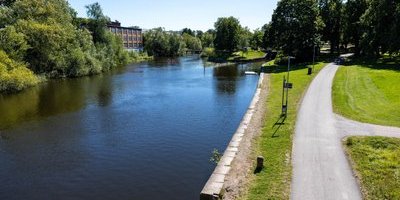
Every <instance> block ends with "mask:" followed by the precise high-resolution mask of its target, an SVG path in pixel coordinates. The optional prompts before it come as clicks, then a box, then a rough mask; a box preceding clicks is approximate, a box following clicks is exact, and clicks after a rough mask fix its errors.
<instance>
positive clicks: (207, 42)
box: [200, 31, 215, 48]
mask: <svg viewBox="0 0 400 200" xmlns="http://www.w3.org/2000/svg"><path fill="white" fill-rule="evenodd" d="M200 39H201V44H202V45H203V47H204V48H205V47H213V46H214V44H213V42H214V39H215V35H214V34H213V33H210V32H208V31H207V32H205V33H204V34H203V35H202V36H201V38H200Z"/></svg>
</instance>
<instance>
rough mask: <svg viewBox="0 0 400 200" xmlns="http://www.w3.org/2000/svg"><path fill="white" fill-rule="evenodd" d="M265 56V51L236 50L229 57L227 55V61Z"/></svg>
mask: <svg viewBox="0 0 400 200" xmlns="http://www.w3.org/2000/svg"><path fill="white" fill-rule="evenodd" d="M264 56H265V53H264V52H262V51H254V50H250V51H247V52H243V51H238V52H235V53H233V54H232V55H231V56H230V57H228V59H227V60H228V61H234V60H252V59H257V58H263V57H264Z"/></svg>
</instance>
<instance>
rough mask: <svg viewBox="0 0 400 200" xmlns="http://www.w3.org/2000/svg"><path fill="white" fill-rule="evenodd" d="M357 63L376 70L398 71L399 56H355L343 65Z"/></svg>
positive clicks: (399, 64)
mask: <svg viewBox="0 0 400 200" xmlns="http://www.w3.org/2000/svg"><path fill="white" fill-rule="evenodd" d="M352 65H358V66H361V67H366V68H370V69H376V70H393V71H400V56H397V57H388V56H387V57H383V58H379V59H372V58H365V57H357V58H354V59H352V60H350V61H349V62H346V63H345V64H344V66H352Z"/></svg>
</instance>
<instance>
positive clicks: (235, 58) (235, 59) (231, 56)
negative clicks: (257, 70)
mask: <svg viewBox="0 0 400 200" xmlns="http://www.w3.org/2000/svg"><path fill="white" fill-rule="evenodd" d="M265 55H266V53H265V52H263V51H258V50H248V51H237V52H233V53H229V52H216V51H215V49H214V48H206V49H204V50H203V53H202V54H201V56H202V57H207V58H208V61H209V62H214V63H229V62H231V63H247V62H258V61H263V60H266V58H265Z"/></svg>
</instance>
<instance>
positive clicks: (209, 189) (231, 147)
mask: <svg viewBox="0 0 400 200" xmlns="http://www.w3.org/2000/svg"><path fill="white" fill-rule="evenodd" d="M263 81H264V73H261V74H260V77H259V79H258V85H257V90H256V92H255V93H254V96H253V99H252V101H251V103H250V106H249V107H248V108H247V111H246V114H245V115H244V117H243V119H242V121H241V122H240V125H239V127H238V128H237V130H236V132H235V134H234V135H233V136H232V139H231V141H230V143H229V144H228V147H227V148H226V150H225V152H224V155H223V156H222V157H221V160H220V161H219V162H218V165H217V166H216V167H215V169H214V172H213V173H212V174H211V176H210V178H209V179H208V181H207V183H206V184H205V186H204V188H203V190H202V191H201V193H200V200H218V199H221V198H222V196H223V194H224V191H223V187H224V183H225V176H227V175H228V173H229V171H230V169H231V164H232V162H233V160H235V157H236V155H237V153H238V151H239V146H240V143H241V141H242V138H243V136H244V134H245V131H246V129H247V127H248V125H249V124H250V121H251V119H252V117H253V114H254V112H255V107H256V105H257V103H258V101H259V99H260V93H261V86H262V83H263Z"/></svg>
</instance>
